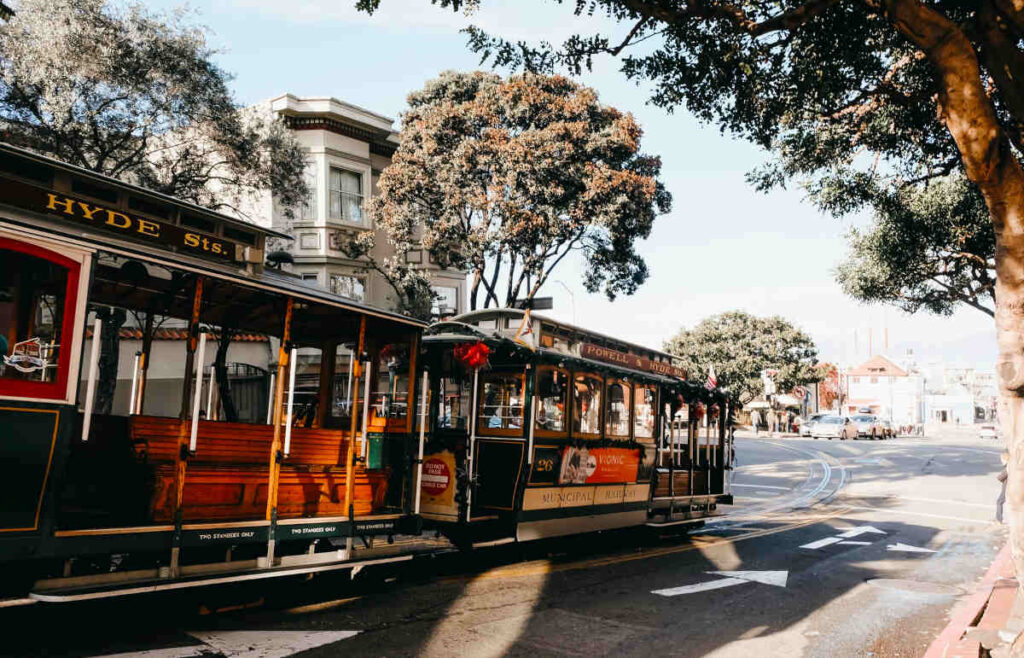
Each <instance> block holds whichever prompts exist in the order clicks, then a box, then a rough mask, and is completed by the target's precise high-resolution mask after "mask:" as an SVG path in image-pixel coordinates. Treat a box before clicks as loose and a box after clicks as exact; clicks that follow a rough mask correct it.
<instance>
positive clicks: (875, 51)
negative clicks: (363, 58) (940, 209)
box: [357, 0, 1024, 650]
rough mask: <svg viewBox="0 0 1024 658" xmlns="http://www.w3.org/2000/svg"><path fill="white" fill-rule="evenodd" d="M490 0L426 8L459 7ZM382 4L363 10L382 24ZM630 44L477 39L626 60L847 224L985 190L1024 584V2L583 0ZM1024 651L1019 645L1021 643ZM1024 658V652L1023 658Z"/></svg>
mask: <svg viewBox="0 0 1024 658" xmlns="http://www.w3.org/2000/svg"><path fill="white" fill-rule="evenodd" d="M480 1H481V0H469V1H467V0H432V2H433V3H434V4H438V5H440V6H442V7H447V8H449V9H455V10H459V9H462V8H463V7H464V6H465V7H469V8H472V7H473V6H475V5H477V4H479V3H480ZM379 4H380V0H358V2H357V6H358V7H360V8H362V9H363V10H366V11H372V10H373V9H374V8H376V7H377V6H378V5H379ZM571 4H573V5H574V6H575V11H576V14H577V15H578V16H583V15H584V14H585V15H587V16H591V15H593V14H596V13H603V14H605V15H606V16H607V17H609V18H611V19H612V20H613V21H615V22H617V23H618V24H621V25H622V26H623V28H622V34H620V35H618V36H615V37H612V36H608V35H605V34H596V35H575V36H573V37H570V38H569V39H568V40H567V41H566V42H564V43H563V44H562V45H561V46H560V47H557V48H556V47H554V46H551V45H550V44H543V43H542V44H538V45H531V44H529V43H524V42H519V43H510V42H508V41H505V40H502V39H500V38H493V37H490V36H488V35H486V34H484V33H483V32H481V31H480V30H478V29H475V28H471V29H470V30H469V37H470V45H471V47H473V48H474V49H476V50H477V51H478V52H480V53H481V54H482V55H484V57H490V58H493V61H494V62H496V63H497V64H499V65H510V66H519V67H523V68H526V69H529V70H534V71H549V70H552V69H553V68H555V67H558V66H563V67H566V68H568V69H569V70H571V71H573V72H578V71H580V70H582V69H583V68H585V67H588V66H589V65H590V64H591V62H592V61H593V58H595V57H598V56H601V55H611V56H619V55H622V54H623V53H625V54H626V55H625V57H624V59H623V60H622V62H623V63H622V70H623V73H624V74H625V75H627V76H628V77H630V78H632V79H635V80H642V81H647V82H649V83H651V84H652V86H653V96H652V101H653V102H654V103H655V104H658V105H661V106H663V107H666V108H670V109H671V108H674V107H677V106H680V105H685V107H686V108H687V109H688V110H689V111H690V112H692V113H693V114H694V115H696V116H697V117H698V118H699V119H701V120H704V121H708V122H713V123H716V124H718V125H719V126H721V127H722V129H723V130H727V131H729V132H731V133H733V134H735V135H738V136H741V137H743V138H746V139H749V140H751V141H753V142H754V143H756V144H759V145H761V146H763V147H764V148H766V149H770V150H771V151H772V152H773V153H775V154H776V155H777V156H778V159H777V160H776V161H775V162H774V163H772V164H771V165H769V166H767V167H765V168H763V169H761V170H760V171H758V172H756V173H755V174H754V175H753V176H752V180H753V181H754V182H755V183H756V184H757V185H758V186H760V187H762V188H770V187H772V186H777V185H784V184H786V183H787V182H788V181H791V180H794V179H798V180H803V181H804V183H805V185H806V186H807V187H806V189H807V190H808V191H809V193H810V196H811V199H812V200H813V201H815V202H816V203H818V204H819V205H820V206H821V207H822V208H824V209H827V210H829V211H831V212H833V213H835V214H842V213H846V212H850V211H852V210H856V209H859V208H863V207H865V206H867V205H870V204H872V203H873V202H874V201H875V200H877V199H878V198H879V197H884V196H885V195H887V194H891V193H892V191H893V189H894V188H895V189H899V188H901V187H903V186H906V185H916V184H922V183H923V182H925V181H928V180H930V179H935V178H941V177H943V176H946V175H949V174H955V173H962V174H963V175H964V176H965V177H966V178H967V179H968V180H970V181H971V182H972V183H973V184H975V185H976V186H977V187H978V191H979V193H980V194H981V197H982V198H983V199H984V201H985V206H986V208H987V209H988V213H989V219H990V221H991V223H992V228H993V233H994V235H995V241H996V250H995V254H996V259H995V270H996V284H995V308H994V311H995V323H996V336H997V341H998V345H999V356H998V363H997V371H998V372H999V378H1000V385H1001V393H1000V411H999V417H1000V422H1001V424H1002V426H1003V434H1004V435H1005V436H1006V437H1007V447H1008V449H1009V453H1010V459H1009V464H1008V467H1007V468H1008V472H1009V480H1008V486H1007V500H1008V502H1009V505H1010V509H1011V513H1010V515H1009V520H1010V526H1011V542H1010V543H1011V547H1012V551H1013V555H1014V561H1015V564H1016V568H1017V573H1018V574H1024V332H1021V331H1020V330H1019V327H1020V326H1021V323H1022V321H1024V276H1022V275H1021V272H1024V165H1022V161H1021V153H1022V152H1024V50H1022V48H1021V43H1022V37H1024V3H1021V2H1017V1H1016V0H971V1H968V0H772V1H770V2H769V1H768V0H650V1H647V0H576V1H575V2H574V3H571ZM1022 642H1024V641H1022ZM1019 649H1020V650H1024V646H1022V647H1019Z"/></svg>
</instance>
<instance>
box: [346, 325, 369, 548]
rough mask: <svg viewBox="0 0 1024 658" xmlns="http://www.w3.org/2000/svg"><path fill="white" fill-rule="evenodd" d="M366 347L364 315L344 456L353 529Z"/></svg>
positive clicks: (348, 505) (354, 362) (353, 356)
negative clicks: (364, 350) (360, 401)
mask: <svg viewBox="0 0 1024 658" xmlns="http://www.w3.org/2000/svg"><path fill="white" fill-rule="evenodd" d="M365 346H366V316H365V315H364V316H363V317H362V319H361V320H360V322H359V342H358V343H357V344H356V350H355V353H353V354H352V359H353V364H352V372H353V384H352V394H353V395H354V396H355V397H354V398H353V399H352V406H351V410H352V424H351V429H350V431H349V435H348V451H347V454H346V456H345V509H346V510H348V520H349V524H350V527H352V528H354V527H355V525H354V524H355V511H354V507H355V505H354V501H353V500H352V498H353V494H354V493H355V486H356V482H355V478H356V473H355V471H356V469H355V459H356V430H357V429H358V427H359V378H360V377H362V376H363V362H362V355H363V349H364V348H365ZM368 403H369V400H363V404H368Z"/></svg>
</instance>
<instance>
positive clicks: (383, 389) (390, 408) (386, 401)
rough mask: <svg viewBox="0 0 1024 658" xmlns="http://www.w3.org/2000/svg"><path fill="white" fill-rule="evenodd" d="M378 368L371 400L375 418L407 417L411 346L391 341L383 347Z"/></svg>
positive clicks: (378, 356)
mask: <svg viewBox="0 0 1024 658" xmlns="http://www.w3.org/2000/svg"><path fill="white" fill-rule="evenodd" d="M376 370H377V379H376V382H375V383H374V390H373V395H372V397H371V400H370V404H371V405H372V406H371V407H370V409H371V411H372V412H373V416H374V418H381V419H382V418H405V415H406V412H407V411H408V406H409V346H408V345H407V344H405V343H389V344H387V345H385V346H384V347H382V348H381V349H380V352H379V353H378V355H377V368H376Z"/></svg>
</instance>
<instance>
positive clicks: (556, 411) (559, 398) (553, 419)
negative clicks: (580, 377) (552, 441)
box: [536, 368, 569, 432]
mask: <svg viewBox="0 0 1024 658" xmlns="http://www.w3.org/2000/svg"><path fill="white" fill-rule="evenodd" d="M568 393H569V375H567V374H566V373H564V372H562V371H561V370H555V369H553V368H546V369H543V370H541V371H540V373H539V374H538V375H537V423H536V427H537V429H539V430H547V431H549V432H564V431H565V429H566V428H565V399H566V397H567V396H568Z"/></svg>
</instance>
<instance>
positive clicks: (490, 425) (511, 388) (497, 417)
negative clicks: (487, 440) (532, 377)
mask: <svg viewBox="0 0 1024 658" xmlns="http://www.w3.org/2000/svg"><path fill="white" fill-rule="evenodd" d="M522 427H523V376H522V375H519V374H514V373H489V374H487V375H484V377H483V380H482V381H481V384H480V431H481V432H486V431H487V430H488V429H497V430H521V429H522Z"/></svg>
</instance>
